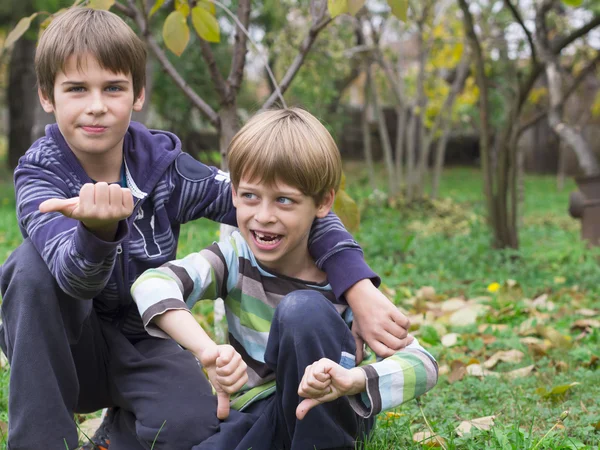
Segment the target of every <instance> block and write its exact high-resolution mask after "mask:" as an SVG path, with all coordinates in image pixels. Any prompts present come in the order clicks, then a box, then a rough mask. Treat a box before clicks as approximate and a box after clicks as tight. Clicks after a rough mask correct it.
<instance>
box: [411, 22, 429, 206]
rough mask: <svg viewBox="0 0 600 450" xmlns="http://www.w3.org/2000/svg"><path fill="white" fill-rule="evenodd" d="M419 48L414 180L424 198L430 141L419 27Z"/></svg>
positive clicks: (423, 56)
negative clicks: (426, 116) (427, 126)
mask: <svg viewBox="0 0 600 450" xmlns="http://www.w3.org/2000/svg"><path fill="white" fill-rule="evenodd" d="M417 42H418V47H419V74H418V75H417V108H416V114H415V115H416V119H417V127H418V128H417V130H418V136H419V138H418V139H419V152H418V153H419V162H418V166H417V168H416V169H417V170H416V174H415V175H416V177H415V179H414V181H415V183H414V188H415V195H416V196H417V197H418V198H422V197H423V194H424V190H425V175H426V173H427V164H428V161H427V156H428V155H429V152H428V147H429V140H428V139H427V137H426V135H425V132H426V130H425V108H426V106H427V97H426V96H425V58H426V49H425V42H424V41H423V28H422V26H420V27H419V34H418V39H417Z"/></svg>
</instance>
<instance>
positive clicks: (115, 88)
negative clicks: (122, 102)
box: [106, 86, 123, 92]
mask: <svg viewBox="0 0 600 450" xmlns="http://www.w3.org/2000/svg"><path fill="white" fill-rule="evenodd" d="M106 90H107V91H108V92H121V91H122V90H123V88H122V87H121V86H109V87H107V88H106Z"/></svg>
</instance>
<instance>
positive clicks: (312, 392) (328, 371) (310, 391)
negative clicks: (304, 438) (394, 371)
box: [296, 358, 366, 420]
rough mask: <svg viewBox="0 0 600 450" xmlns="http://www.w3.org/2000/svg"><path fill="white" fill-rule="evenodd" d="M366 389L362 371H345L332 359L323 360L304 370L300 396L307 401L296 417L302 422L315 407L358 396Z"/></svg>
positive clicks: (298, 408)
mask: <svg viewBox="0 0 600 450" xmlns="http://www.w3.org/2000/svg"><path fill="white" fill-rule="evenodd" d="M365 388H366V376H365V373H364V372H363V371H362V370H361V369H358V368H356V367H355V368H353V369H345V368H344V367H342V366H340V365H339V364H337V363H335V362H333V361H331V360H330V359H327V358H321V359H320V360H318V361H317V362H315V363H313V364H311V365H310V366H308V367H307V368H306V369H305V370H304V376H303V377H302V380H301V381H300V386H298V395H299V396H300V397H304V399H305V400H302V401H301V402H300V404H299V405H298V407H297V408H296V417H297V418H298V419H299V420H302V419H304V417H305V416H306V414H307V413H308V411H310V410H311V409H312V408H314V407H315V406H318V405H320V404H321V403H327V402H332V401H334V400H336V399H338V398H340V397H343V396H345V395H354V394H358V393H359V392H363V391H364V390H365Z"/></svg>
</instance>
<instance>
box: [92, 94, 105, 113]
mask: <svg viewBox="0 0 600 450" xmlns="http://www.w3.org/2000/svg"><path fill="white" fill-rule="evenodd" d="M106 111H107V107H106V103H104V101H103V99H102V96H101V95H94V96H93V97H92V99H91V102H90V104H89V105H88V108H87V112H88V113H89V114H94V115H98V114H104V113H105V112H106Z"/></svg>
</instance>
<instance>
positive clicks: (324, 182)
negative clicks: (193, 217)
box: [228, 108, 342, 204]
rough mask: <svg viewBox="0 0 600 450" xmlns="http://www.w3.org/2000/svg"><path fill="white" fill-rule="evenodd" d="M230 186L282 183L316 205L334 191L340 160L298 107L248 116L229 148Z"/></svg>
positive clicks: (327, 136)
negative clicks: (249, 183) (247, 181)
mask: <svg viewBox="0 0 600 450" xmlns="http://www.w3.org/2000/svg"><path fill="white" fill-rule="evenodd" d="M228 165H229V171H230V174H231V180H232V182H233V186H234V187H235V188H236V189H237V187H238V186H239V183H240V180H241V179H242V178H247V179H248V180H250V181H258V182H261V183H265V184H268V185H273V184H276V182H277V181H283V182H285V183H286V184H289V185H290V186H293V187H295V188H297V189H298V190H300V191H301V192H302V193H303V194H304V195H308V196H310V197H312V198H313V199H314V200H315V203H317V204H320V203H321V201H322V200H323V196H324V195H325V194H326V193H327V192H329V191H330V190H331V189H334V190H336V191H337V189H338V188H339V185H340V180H341V177H342V159H341V156H340V152H339V150H338V148H337V145H336V144H335V141H334V140H333V138H332V137H331V135H330V134H329V132H328V131H327V129H326V128H325V127H324V126H323V125H322V124H321V122H319V120H318V119H317V118H315V117H314V116H313V115H312V114H310V113H309V112H307V111H304V110H302V109H299V108H287V109H279V110H270V111H265V112H262V113H259V114H257V115H255V116H254V117H252V118H251V119H250V120H249V121H248V123H246V125H244V127H243V128H242V129H241V130H240V131H239V132H238V133H237V134H236V135H235V136H234V138H233V140H232V141H231V144H230V145H229V153H228Z"/></svg>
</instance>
